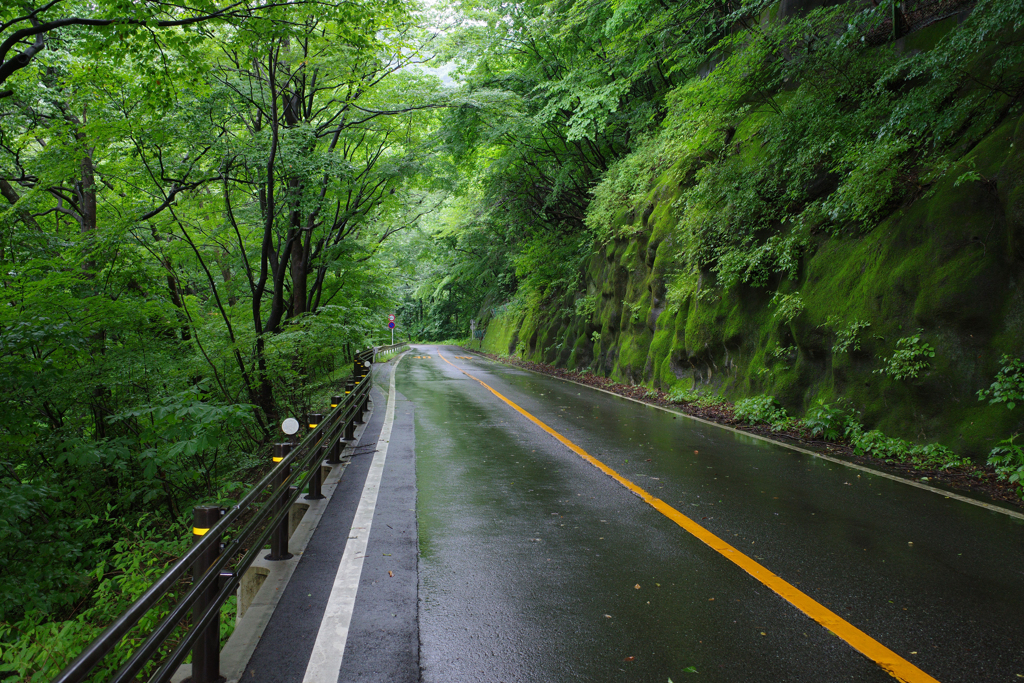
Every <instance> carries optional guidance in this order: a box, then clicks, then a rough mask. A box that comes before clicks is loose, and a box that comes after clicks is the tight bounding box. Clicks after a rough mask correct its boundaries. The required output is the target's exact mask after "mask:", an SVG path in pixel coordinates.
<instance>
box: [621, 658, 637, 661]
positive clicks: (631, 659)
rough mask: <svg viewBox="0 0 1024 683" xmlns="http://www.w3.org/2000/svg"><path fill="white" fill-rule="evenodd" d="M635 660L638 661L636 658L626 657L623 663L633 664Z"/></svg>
mask: <svg viewBox="0 0 1024 683" xmlns="http://www.w3.org/2000/svg"><path fill="white" fill-rule="evenodd" d="M634 659H636V657H626V658H625V659H623V660H622V661H624V662H632V661H633V660H634Z"/></svg>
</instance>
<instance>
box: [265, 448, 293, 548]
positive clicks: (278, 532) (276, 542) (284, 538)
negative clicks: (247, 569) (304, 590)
mask: <svg viewBox="0 0 1024 683" xmlns="http://www.w3.org/2000/svg"><path fill="white" fill-rule="evenodd" d="M291 452H292V444H290V443H275V444H274V462H275V463H277V462H281V461H282V460H284V459H285V458H286V457H288V454H289V453H291ZM290 474H291V466H288V467H284V468H282V469H281V472H280V473H279V474H278V476H277V477H276V478H275V479H274V484H273V486H274V490H275V491H278V490H279V489H281V487H283V486H284V482H285V480H287V479H288V475H290ZM282 495H283V494H282ZM286 497H287V496H284V495H283V497H282V498H281V500H279V501H278V502H277V503H276V504H275V506H274V509H275V512H280V511H281V510H283V509H284V508H285V507H286V506H287V504H288V501H287V500H285V498H286ZM291 556H292V554H291V553H290V552H288V515H285V516H284V517H283V518H282V519H281V521H280V522H279V523H278V525H277V528H276V529H274V531H273V533H272V534H271V535H270V555H268V556H267V559H268V560H287V559H289V558H290V557H291Z"/></svg>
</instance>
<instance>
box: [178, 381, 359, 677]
mask: <svg viewBox="0 0 1024 683" xmlns="http://www.w3.org/2000/svg"><path fill="white" fill-rule="evenodd" d="M368 407H369V410H368V411H367V413H366V414H365V415H364V417H363V423H362V424H361V425H359V426H358V427H356V430H355V432H354V437H355V438H354V441H355V443H359V440H360V439H361V438H362V436H363V432H364V431H365V430H366V425H368V424H369V423H370V416H371V415H373V411H374V410H375V409H376V406H374V402H373V398H372V397H371V398H370V402H369V404H368ZM353 448H354V446H349V449H350V450H351V449H353ZM348 463H349V457H345V456H343V457H342V462H341V464H340V465H334V466H332V467H331V473H330V474H329V475H328V476H327V477H326V478H325V479H324V481H323V484H322V486H321V493H322V494H323V496H324V497H323V498H322V499H320V500H306V499H305V498H303V497H302V496H299V498H298V500H296V502H295V506H293V510H294V508H295V507H297V506H308V507H307V508H306V509H305V513H304V514H303V515H302V519H301V521H299V523H298V525H297V526H296V527H295V531H294V532H293V533H292V534H291V536H290V537H289V540H288V550H289V551H290V552H291V553H292V555H293V557H292V558H291V559H288V560H280V561H275V562H271V561H269V560H267V559H266V556H267V555H269V554H270V551H269V550H266V551H264V552H263V553H262V554H261V555H260V557H259V558H257V559H256V561H255V562H253V563H252V566H251V567H249V569H248V570H247V571H246V573H245V577H243V579H242V584H241V585H239V587H238V595H237V600H238V602H239V604H241V602H242V593H243V591H245V590H246V588H247V585H246V584H247V581H248V580H257V579H256V577H258V576H260V575H262V576H264V577H265V578H264V579H263V582H262V584H261V585H259V588H258V589H257V590H256V595H255V596H254V597H253V599H252V602H251V603H250V604H249V606H248V608H247V609H246V610H245V613H244V614H243V616H242V617H241V618H240V619H238V620H237V621H236V622H235V630H234V632H233V633H232V634H231V636H230V637H229V638H228V641H227V642H226V643H225V644H224V647H223V649H221V652H220V673H221V676H223V677H224V678H225V679H226V683H237V682H238V681H240V680H241V678H242V675H243V674H244V673H245V666H246V664H248V663H249V659H250V658H251V657H252V653H253V652H254V651H255V650H256V645H257V643H259V641H260V638H261V637H262V636H263V631H264V629H266V627H267V624H268V623H270V617H271V616H272V615H273V614H274V610H275V609H276V608H277V603H278V602H279V601H280V600H281V596H282V595H284V589H285V587H286V586H287V585H288V581H289V580H290V579H291V578H292V574H294V573H295V567H296V566H298V564H299V560H301V559H302V553H303V552H304V551H305V550H306V546H307V545H308V544H309V539H310V538H312V536H313V532H314V531H316V527H317V525H318V524H319V523H320V518H321V517H323V514H324V510H326V509H327V504H328V503H330V502H331V497H332V496H333V495H334V491H335V490H336V489H337V487H338V483H339V482H340V481H341V477H342V476H343V475H344V474H345V469H346V468H347V467H348ZM191 675H192V665H191V664H182V665H181V666H180V667H178V670H177V671H176V672H175V673H174V676H173V677H172V678H171V683H182V681H184V680H185V679H186V678H188V677H190V676H191Z"/></svg>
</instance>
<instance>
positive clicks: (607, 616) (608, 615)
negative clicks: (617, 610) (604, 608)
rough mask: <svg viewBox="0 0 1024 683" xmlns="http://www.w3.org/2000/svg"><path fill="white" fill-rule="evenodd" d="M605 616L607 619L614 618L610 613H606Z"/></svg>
mask: <svg viewBox="0 0 1024 683" xmlns="http://www.w3.org/2000/svg"><path fill="white" fill-rule="evenodd" d="M604 618H605V619H611V618H612V615H610V614H606V615H604Z"/></svg>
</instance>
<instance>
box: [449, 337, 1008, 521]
mask: <svg viewBox="0 0 1024 683" xmlns="http://www.w3.org/2000/svg"><path fill="white" fill-rule="evenodd" d="M462 348H463V349H464V350H466V351H468V352H469V353H475V354H477V355H478V356H480V357H481V358H483V359H484V360H488V361H491V362H492V363H499V364H500V365H506V364H505V363H501V362H500V361H495V360H492V359H490V358H488V357H487V356H485V355H483V353H482V352H480V351H474V350H473V349H466V348H465V347H462ZM509 365H511V364H509ZM511 367H515V368H517V369H519V370H526V371H527V372H532V373H534V374H536V375H541V376H543V377H551V378H553V379H557V380H561V381H563V382H568V383H569V384H575V385H576V386H579V387H586V388H587V389H593V390H594V391H600V392H601V393H602V394H608V395H609V396H614V397H616V398H621V399H623V400H626V401H632V402H633V403H639V404H640V405H642V406H647V407H648V408H654V409H656V410H663V411H665V412H666V413H671V414H673V415H680V416H682V417H685V418H688V419H690V420H694V421H696V422H701V423H703V424H706V425H710V426H712V427H718V428H719V429H725V430H727V431H730V432H734V433H736V434H742V435H743V436H746V437H749V438H751V439H758V440H760V441H764V442H766V443H770V444H772V445H774V446H781V447H783V448H788V449H789V450H791V451H797V452H798V453H804V454H806V455H810V456H813V457H815V458H821V459H822V460H828V461H829V462H834V463H836V464H837V465H842V466H844V467H850V468H852V469H855V470H860V471H861V472H867V473H868V474H872V475H874V476H876V477H882V478H884V479H890V480H892V481H896V482H899V483H901V484H906V485H907V486H913V487H914V488H919V489H923V490H925V491H931V492H932V493H937V494H938V495H940V496H943V497H944V498H953V499H955V500H959V501H961V502H963V503H970V504H971V505H976V506H977V507H980V508H984V509H986V510H990V511H992V512H999V513H1001V514H1004V515H1008V516H1010V517H1015V518H1017V519H1021V520H1024V513H1020V512H1016V511H1015V510H1007V509H1006V508H1004V507H1000V506H998V505H993V504H991V503H986V502H984V501H980V500H974V499H973V498H968V497H967V496H961V495H960V494H958V493H953V492H952V491H943V490H942V489H937V488H935V487H934V486H928V485H927V484H921V483H919V482H916V481H913V480H910V479H904V478H903V477H897V476H896V475H895V474H889V473H888V472H880V471H878V470H874V469H871V468H870V467H865V466H864V465H858V464H856V463H852V462H847V461H846V460H841V459H839V458H835V457H832V456H831V455H824V454H822V453H815V452H814V451H811V450H808V449H806V448H800V447H799V446H794V445H792V444H788V443H786V442H784V441H776V440H775V439H769V438H768V437H766V436H761V435H760V434H751V433H750V432H745V431H743V430H742V429H736V428H735V427H729V426H728V425H723V424H718V423H717V422H712V421H711V420H705V419H704V418H701V417H697V416H695V415H689V414H687V413H683V412H680V411H678V410H672V409H671V408H666V407H665V406H658V405H654V404H653V403H645V402H644V401H640V400H637V399H635V398H632V397H630V396H623V395H622V394H616V393H615V392H614V391H608V390H607V389H601V388H600V387H592V386H590V385H589V384H584V383H582V382H576V381H573V380H571V379H566V378H565V377H559V376H557V375H549V374H547V373H544V372H538V371H536V370H531V369H530V368H522V367H519V366H518V365H512V366H511Z"/></svg>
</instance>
